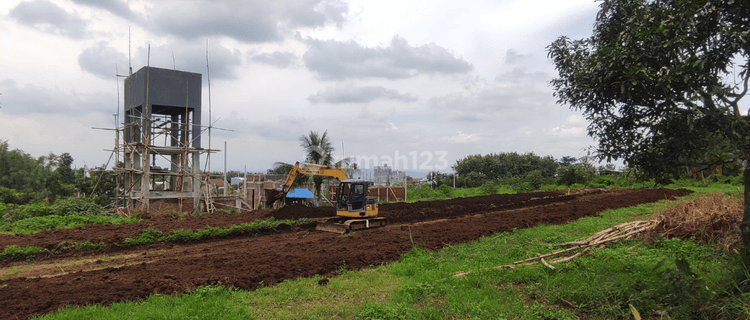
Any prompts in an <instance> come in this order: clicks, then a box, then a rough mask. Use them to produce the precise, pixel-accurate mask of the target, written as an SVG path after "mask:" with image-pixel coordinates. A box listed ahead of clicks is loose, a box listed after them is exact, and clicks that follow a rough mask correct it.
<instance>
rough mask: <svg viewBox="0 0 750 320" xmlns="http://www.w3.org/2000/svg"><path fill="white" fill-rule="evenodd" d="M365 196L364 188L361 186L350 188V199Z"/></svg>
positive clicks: (356, 185)
mask: <svg viewBox="0 0 750 320" xmlns="http://www.w3.org/2000/svg"><path fill="white" fill-rule="evenodd" d="M364 195H366V194H365V186H364V185H363V184H355V185H353V186H352V192H351V197H352V199H356V198H360V197H362V196H364Z"/></svg>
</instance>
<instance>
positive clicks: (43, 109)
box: [0, 80, 117, 114]
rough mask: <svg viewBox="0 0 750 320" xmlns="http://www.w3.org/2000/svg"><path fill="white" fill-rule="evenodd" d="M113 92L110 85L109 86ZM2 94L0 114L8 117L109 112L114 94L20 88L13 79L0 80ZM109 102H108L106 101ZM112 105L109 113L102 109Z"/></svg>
mask: <svg viewBox="0 0 750 320" xmlns="http://www.w3.org/2000/svg"><path fill="white" fill-rule="evenodd" d="M112 87H113V91H114V84H113V85H112ZM0 92H2V93H3V95H2V97H3V104H2V107H3V108H2V109H0V111H2V112H3V113H8V114H41V113H43V114H80V113H87V112H101V113H110V112H114V111H115V107H114V106H116V105H117V95H116V93H114V92H113V93H112V94H111V95H110V94H107V93H104V92H97V93H93V94H82V93H79V92H64V91H60V90H59V89H55V88H46V87H40V86H37V85H34V84H27V85H23V86H20V85H18V83H16V82H15V81H13V80H3V81H0ZM108 99H111V100H108ZM108 106H112V110H105V109H106V108H107V107H108Z"/></svg>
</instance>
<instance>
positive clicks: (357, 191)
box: [336, 179, 378, 218]
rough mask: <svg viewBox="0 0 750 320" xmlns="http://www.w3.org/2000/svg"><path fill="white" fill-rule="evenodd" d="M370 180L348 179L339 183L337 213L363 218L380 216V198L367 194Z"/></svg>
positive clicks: (370, 183)
mask: <svg viewBox="0 0 750 320" xmlns="http://www.w3.org/2000/svg"><path fill="white" fill-rule="evenodd" d="M370 185H372V182H370V181H363V180H355V179H347V180H343V181H341V182H340V183H339V189H338V192H337V194H336V215H337V216H341V217H350V218H361V217H377V216H378V200H377V199H375V198H373V197H368V196H367V189H368V187H369V186H370Z"/></svg>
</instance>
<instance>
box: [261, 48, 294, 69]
mask: <svg viewBox="0 0 750 320" xmlns="http://www.w3.org/2000/svg"><path fill="white" fill-rule="evenodd" d="M296 59H297V56H296V55H294V53H291V52H280V51H276V52H274V53H262V54H259V55H256V56H253V57H251V58H250V60H252V61H255V62H258V63H262V64H267V65H271V66H274V67H277V68H282V69H283V68H286V67H288V66H289V65H291V64H293V63H294V61H295V60H296Z"/></svg>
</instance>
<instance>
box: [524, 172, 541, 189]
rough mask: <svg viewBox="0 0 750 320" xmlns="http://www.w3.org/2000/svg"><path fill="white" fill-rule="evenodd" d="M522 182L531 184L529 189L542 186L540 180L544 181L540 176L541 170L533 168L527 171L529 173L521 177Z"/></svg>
mask: <svg viewBox="0 0 750 320" xmlns="http://www.w3.org/2000/svg"><path fill="white" fill-rule="evenodd" d="M523 180H524V183H528V184H529V185H530V186H531V190H529V191H533V190H538V189H539V188H540V187H541V186H542V182H543V181H544V178H542V172H541V171H539V170H534V171H531V172H529V174H527V175H526V177H525V178H524V179H523Z"/></svg>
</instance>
